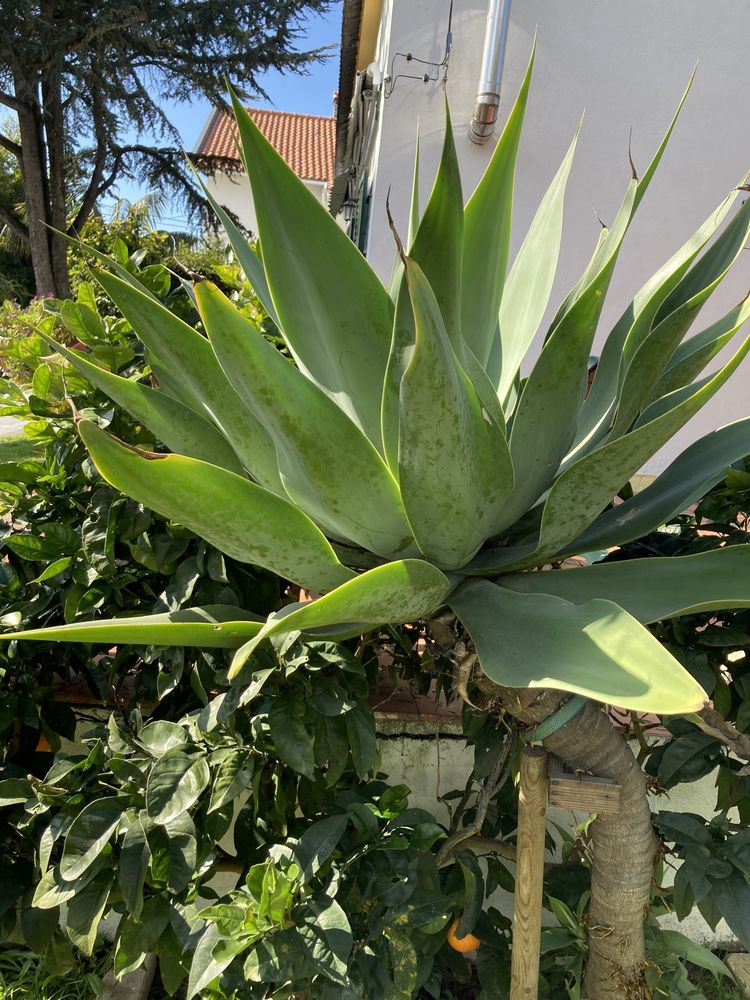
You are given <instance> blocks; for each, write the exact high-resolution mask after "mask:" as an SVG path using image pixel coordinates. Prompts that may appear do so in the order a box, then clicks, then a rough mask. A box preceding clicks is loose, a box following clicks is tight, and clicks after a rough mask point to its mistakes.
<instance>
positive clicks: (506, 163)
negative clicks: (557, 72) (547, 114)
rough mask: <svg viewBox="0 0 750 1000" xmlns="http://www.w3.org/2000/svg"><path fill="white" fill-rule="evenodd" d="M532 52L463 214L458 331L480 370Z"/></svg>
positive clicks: (505, 237) (496, 301) (504, 248)
mask: <svg viewBox="0 0 750 1000" xmlns="http://www.w3.org/2000/svg"><path fill="white" fill-rule="evenodd" d="M535 49H536V41H535V42H534V49H532V52H531V57H530V59H529V65H528V67H527V69H526V74H525V76H524V78H523V82H522V83H521V89H520V90H519V92H518V97H517V98H516V102H515V104H514V105H513V109H512V110H511V113H510V115H509V116H508V120H507V122H506V123H505V127H504V128H503V131H502V134H501V135H500V138H499V139H498V142H497V145H496V146H495V149H494V151H493V153H492V159H491V160H490V162H489V164H488V166H487V169H486V170H485V172H484V175H483V177H482V179H481V180H480V181H479V184H477V186H476V189H475V190H474V193H473V194H472V196H471V197H470V198H469V200H468V202H467V203H466V208H465V210H464V260H463V277H462V289H461V311H462V328H463V335H464V339H465V340H466V343H467V344H468V345H469V347H470V348H471V349H472V351H473V352H474V355H475V357H476V358H477V360H478V361H479V363H480V364H481V365H482V366H483V367H484V368H486V367H487V363H488V360H489V357H490V353H491V351H492V345H493V342H494V341H495V339H496V336H497V316H498V312H499V309H500V300H501V298H502V295H503V287H504V285H505V277H506V272H507V270H508V249H509V246H510V230H511V222H512V215H513V183H514V179H515V172H516V158H517V156H518V144H519V142H520V141H521V130H522V128H523V119H524V115H525V113H526V102H527V100H528V96H529V86H530V85H531V73H532V70H533V68H534V50H535Z"/></svg>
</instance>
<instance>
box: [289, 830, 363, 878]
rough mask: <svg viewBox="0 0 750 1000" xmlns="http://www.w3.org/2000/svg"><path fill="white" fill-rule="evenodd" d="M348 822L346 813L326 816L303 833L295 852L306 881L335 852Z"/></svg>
mask: <svg viewBox="0 0 750 1000" xmlns="http://www.w3.org/2000/svg"><path fill="white" fill-rule="evenodd" d="M348 824H349V817H348V815H347V814H346V813H342V814H341V815H339V816H326V818H325V819H321V820H318V822H317V823H313V825H312V826H311V827H308V829H307V830H305V832H304V833H303V834H302V836H301V837H300V839H299V843H298V844H297V846H296V847H295V849H294V853H295V855H296V856H297V861H298V862H299V866H300V869H301V870H302V876H303V878H304V881H305V882H309V881H310V879H311V878H312V877H313V875H315V874H316V872H317V871H318V869H319V868H320V866H321V865H322V864H324V863H325V862H326V861H327V860H328V858H329V857H330V856H331V854H333V852H334V850H335V849H336V847H337V845H338V842H339V841H340V840H341V838H342V837H343V835H344V831H345V830H346V828H347V826H348Z"/></svg>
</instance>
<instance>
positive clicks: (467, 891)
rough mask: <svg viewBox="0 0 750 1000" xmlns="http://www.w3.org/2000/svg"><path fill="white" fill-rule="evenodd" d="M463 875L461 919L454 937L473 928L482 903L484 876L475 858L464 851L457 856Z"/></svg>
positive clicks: (467, 932)
mask: <svg viewBox="0 0 750 1000" xmlns="http://www.w3.org/2000/svg"><path fill="white" fill-rule="evenodd" d="M457 861H458V864H459V867H460V869H461V874H462V875H463V877H464V895H463V903H462V906H461V919H460V920H459V922H458V927H457V928H456V937H458V938H462V937H465V936H466V935H467V934H469V933H470V932H471V931H473V930H474V927H475V926H476V923H477V920H478V919H479V915H480V913H481V912H482V904H483V903H484V878H483V876H482V870H481V868H480V867H479V862H478V861H477V859H476V858H475V857H474V856H473V855H471V854H469V853H468V852H466V851H464V852H463V853H462V854H460V855H459V856H458V857H457Z"/></svg>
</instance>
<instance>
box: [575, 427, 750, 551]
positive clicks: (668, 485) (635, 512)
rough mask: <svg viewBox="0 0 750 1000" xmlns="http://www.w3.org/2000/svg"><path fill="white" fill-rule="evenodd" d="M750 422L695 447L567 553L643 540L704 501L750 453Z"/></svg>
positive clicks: (716, 433)
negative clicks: (698, 502)
mask: <svg viewBox="0 0 750 1000" xmlns="http://www.w3.org/2000/svg"><path fill="white" fill-rule="evenodd" d="M748 441H750V417H746V418H745V419H744V420H737V421H735V422H734V423H732V424H727V426H726V427H721V428H720V429H719V430H716V431H711V433H709V434H706V435H705V436H704V437H702V438H700V439H699V440H698V441H695V442H693V444H691V445H690V446H689V447H688V448H686V449H685V451H683V452H682V454H681V455H679V456H678V457H677V458H676V459H675V460H674V461H673V462H672V463H671V464H670V465H669V466H668V467H667V469H665V471H664V472H662V473H661V475H659V476H657V478H656V479H655V480H654V481H653V483H651V484H650V485H649V486H647V487H646V488H645V489H644V490H641V491H640V492H639V493H636V494H634V495H633V496H632V497H631V498H630V499H629V500H625V501H624V502H623V503H620V504H616V505H615V506H613V507H611V508H610V509H609V510H605V511H604V512H603V513H602V514H600V515H599V517H597V518H596V520H595V521H593V522H592V524H591V525H589V527H588V528H586V529H585V531H583V532H582V533H581V534H580V535H579V536H578V537H577V538H574V539H573V541H571V542H569V543H568V544H566V546H565V549H564V552H565V554H568V553H578V552H590V551H591V550H593V549H604V548H610V547H612V546H615V545H623V544H624V543H625V542H631V541H634V540H635V539H636V538H642V537H643V536H644V535H647V534H648V533H649V532H650V531H654V530H655V529H656V528H658V527H659V526H660V525H662V524H664V523H665V522H667V521H668V520H669V519H670V518H672V517H674V516H675V514H679V513H681V512H682V511H684V510H687V508H688V507H689V506H690V505H691V504H693V503H695V501H696V500H699V499H700V498H701V497H703V496H705V495H706V493H707V492H708V491H709V490H710V489H711V487H712V486H715V485H716V484H717V483H718V482H720V481H721V480H722V479H723V478H724V476H725V474H726V471H727V469H728V468H729V466H730V465H732V464H733V463H734V462H737V461H738V460H739V459H740V458H743V457H744V456H745V455H746V454H747V452H748Z"/></svg>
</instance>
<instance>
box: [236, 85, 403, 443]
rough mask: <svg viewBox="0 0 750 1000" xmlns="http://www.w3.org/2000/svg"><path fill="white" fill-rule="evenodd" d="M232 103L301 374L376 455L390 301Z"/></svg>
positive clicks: (275, 294) (273, 289)
mask: <svg viewBox="0 0 750 1000" xmlns="http://www.w3.org/2000/svg"><path fill="white" fill-rule="evenodd" d="M232 101H233V103H234V109H235V114H236V116H237V127H238V130H239V136H240V142H241V145H242V147H243V152H244V158H245V163H246V166H247V171H248V175H249V177H250V184H251V187H252V190H253V201H254V203H255V211H256V215H257V219H258V230H259V233H260V242H261V246H262V248H263V265H264V268H265V272H266V278H267V281H268V287H269V289H270V293H271V298H272V299H273V304H274V306H275V309H276V314H277V315H278V318H279V322H280V325H281V328H282V329H283V332H284V338H285V340H286V342H287V344H288V346H289V349H290V350H291V351H292V353H293V354H294V357H295V358H296V360H297V362H298V364H299V366H300V368H302V370H303V371H304V372H306V373H307V374H308V375H309V376H310V377H311V378H312V379H313V380H314V381H315V382H317V383H318V385H320V387H321V388H322V389H324V390H325V391H326V392H327V393H328V394H329V395H330V396H331V397H332V398H333V399H335V400H336V401H337V403H338V405H339V406H340V407H341V408H342V409H344V410H346V412H347V413H348V414H349V416H350V417H352V419H353V420H354V421H355V422H356V423H357V424H358V426H359V427H361V429H362V430H363V431H364V432H365V434H366V435H367V436H368V437H369V439H370V440H371V441H372V443H373V444H374V445H375V446H376V447H377V448H378V450H380V448H381V444H382V443H381V430H380V409H381V394H382V389H383V378H384V375H385V368H386V362H387V360H388V350H389V347H390V342H391V330H392V325H393V303H392V302H391V300H390V298H389V296H388V292H387V291H386V289H385V288H384V287H383V285H382V284H381V282H380V280H379V279H378V277H377V275H376V274H375V272H374V271H373V270H372V268H371V267H370V265H369V264H368V263H367V261H366V260H365V258H364V257H363V256H362V254H361V253H360V252H359V250H358V249H357V248H356V247H355V246H354V244H353V243H352V241H351V240H350V239H349V237H348V236H347V235H346V233H344V231H343V230H342V229H341V228H340V227H339V226H338V225H337V223H336V222H335V221H334V219H333V218H332V217H331V216H330V215H329V214H328V212H327V211H326V209H325V208H324V207H323V205H322V204H321V203H320V202H319V201H318V200H317V199H316V198H315V196H314V195H312V194H311V193H310V191H308V190H307V188H306V187H305V185H304V184H303V182H302V181H301V180H300V179H299V178H298V177H297V175H296V174H295V173H294V171H293V170H292V169H291V168H290V167H289V166H288V165H287V164H286V163H285V162H284V160H283V159H282V158H281V157H280V156H279V154H278V153H277V152H276V150H275V149H274V148H273V146H271V144H270V143H269V142H268V141H267V140H266V139H265V137H264V136H263V135H262V134H261V132H260V131H259V130H258V128H257V127H256V126H255V124H254V123H253V121H252V120H251V118H250V116H249V115H248V113H247V111H246V110H245V109H244V108H243V107H242V105H241V103H240V102H239V100H238V99H237V97H236V95H234V94H233V95H232ZM342 276H345V278H346V280H345V282H344V283H343V284H342Z"/></svg>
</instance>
